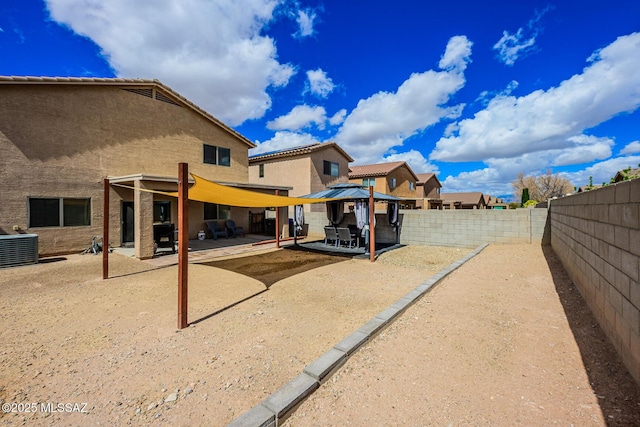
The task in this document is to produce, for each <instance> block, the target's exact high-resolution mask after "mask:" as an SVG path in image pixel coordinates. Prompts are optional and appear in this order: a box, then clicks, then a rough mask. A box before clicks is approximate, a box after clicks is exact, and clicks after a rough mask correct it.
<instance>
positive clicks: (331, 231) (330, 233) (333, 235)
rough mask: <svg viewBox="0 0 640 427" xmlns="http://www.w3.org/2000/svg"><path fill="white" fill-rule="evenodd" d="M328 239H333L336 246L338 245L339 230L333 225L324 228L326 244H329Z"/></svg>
mask: <svg viewBox="0 0 640 427" xmlns="http://www.w3.org/2000/svg"><path fill="white" fill-rule="evenodd" d="M328 241H333V244H334V245H335V246H338V232H337V231H336V229H335V228H333V227H331V226H326V227H325V228H324V245H325V246H327V242H328Z"/></svg>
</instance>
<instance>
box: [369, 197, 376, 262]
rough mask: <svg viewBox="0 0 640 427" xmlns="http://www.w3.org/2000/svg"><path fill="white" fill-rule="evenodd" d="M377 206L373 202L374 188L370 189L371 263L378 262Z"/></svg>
mask: <svg viewBox="0 0 640 427" xmlns="http://www.w3.org/2000/svg"><path fill="white" fill-rule="evenodd" d="M375 230H376V205H375V201H374V200H373V187H372V186H370V187H369V261H371V262H374V261H375V260H376V231H375Z"/></svg>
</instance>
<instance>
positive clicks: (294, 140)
mask: <svg viewBox="0 0 640 427" xmlns="http://www.w3.org/2000/svg"><path fill="white" fill-rule="evenodd" d="M318 142H320V141H318V140H317V139H316V137H314V136H313V135H310V134H308V133H298V132H288V131H282V132H276V134H275V135H274V136H273V138H271V139H269V140H267V141H263V142H260V141H255V143H256V147H255V148H252V149H250V150H249V156H255V155H256V154H261V153H268V152H270V151H277V150H285V149H287V148H292V147H298V146H301V145H309V144H315V143H318Z"/></svg>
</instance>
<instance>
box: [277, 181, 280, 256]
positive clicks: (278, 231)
mask: <svg viewBox="0 0 640 427" xmlns="http://www.w3.org/2000/svg"><path fill="white" fill-rule="evenodd" d="M279 195H280V190H276V196H279ZM276 248H280V208H279V207H277V206H276Z"/></svg>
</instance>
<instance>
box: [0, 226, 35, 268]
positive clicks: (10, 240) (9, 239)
mask: <svg viewBox="0 0 640 427" xmlns="http://www.w3.org/2000/svg"><path fill="white" fill-rule="evenodd" d="M37 262H38V235H37V234H10V235H3V236H0V268H2V267H15V266H17V265H26V264H36V263H37Z"/></svg>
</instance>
